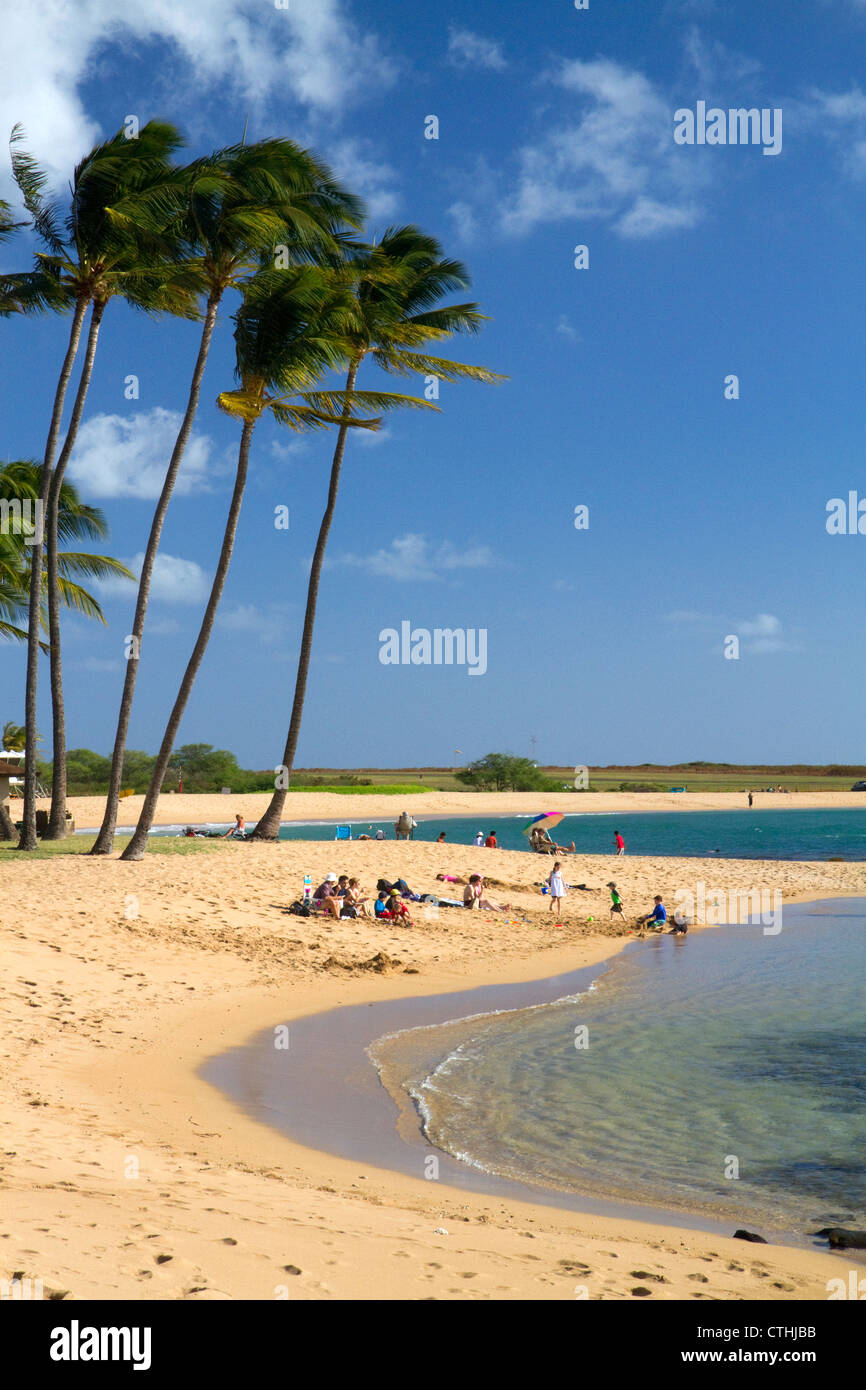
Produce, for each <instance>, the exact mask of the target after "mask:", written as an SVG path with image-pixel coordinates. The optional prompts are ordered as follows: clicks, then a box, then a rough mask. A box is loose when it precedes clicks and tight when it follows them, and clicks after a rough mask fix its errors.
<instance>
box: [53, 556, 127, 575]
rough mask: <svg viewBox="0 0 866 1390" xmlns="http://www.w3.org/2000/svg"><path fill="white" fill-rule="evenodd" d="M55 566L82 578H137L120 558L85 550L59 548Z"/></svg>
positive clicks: (63, 572)
mask: <svg viewBox="0 0 866 1390" xmlns="http://www.w3.org/2000/svg"><path fill="white" fill-rule="evenodd" d="M57 567H58V569H59V570H60V572H61V574H65V575H71V574H79V575H81V577H82V578H84V579H108V578H115V577H116V578H119V579H133V580H134V579H137V578H138V576H137V575H135V574H133V572H132V570H131V569H128V568H127V566H126V565H124V564H123V563H122V562H121V561H120V560H114V559H112V557H111V556H110V555H91V554H90V552H89V551H87V550H61V551H59V552H58V555H57Z"/></svg>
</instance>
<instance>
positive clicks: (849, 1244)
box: [812, 1226, 866, 1250]
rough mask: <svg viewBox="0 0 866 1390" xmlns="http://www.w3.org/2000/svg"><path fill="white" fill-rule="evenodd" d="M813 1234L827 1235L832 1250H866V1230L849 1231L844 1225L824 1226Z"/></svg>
mask: <svg viewBox="0 0 866 1390" xmlns="http://www.w3.org/2000/svg"><path fill="white" fill-rule="evenodd" d="M812 1234H813V1235H816V1236H826V1237H827V1239H828V1240H829V1242H830V1249H831V1250H866V1231H849V1230H846V1228H845V1227H844V1226H822V1227H821V1230H820V1231H813V1232H812Z"/></svg>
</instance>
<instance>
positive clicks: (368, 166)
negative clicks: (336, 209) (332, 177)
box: [328, 138, 400, 222]
mask: <svg viewBox="0 0 866 1390" xmlns="http://www.w3.org/2000/svg"><path fill="white" fill-rule="evenodd" d="M328 163H329V164H330V166H331V168H332V169H333V171H334V173H335V174H336V175H337V178H338V179H341V180H342V181H343V182H344V183H345V185H346V187H348V188H351V189H352V191H353V193H357V194H358V196H359V197H360V198H362V199H363V200H364V202H365V204H366V206H367V212H368V213H369V215H370V217H371V218H373V219H374V220H378V221H382V222H387V221H388V220H389V219H390V218H392V217H393V216H394V214H395V213H396V211H397V209H398V208H399V206H400V194H399V193H398V192H397V190H396V189H394V188H392V187H390V185H391V184H392V182H393V181H394V179H395V178H396V174H395V172H394V170H393V169H392V168H391V166H390V164H386V163H384V162H383V161H382V160H379V159H377V158H376V156H375V154H374V152H373V146H372V144H371V142H370V141H369V140H363V139H358V138H353V139H350V140H343V141H341V142H340V143H339V144H337V145H334V146H331V147H330V149H329V151H328Z"/></svg>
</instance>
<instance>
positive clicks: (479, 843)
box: [472, 830, 484, 849]
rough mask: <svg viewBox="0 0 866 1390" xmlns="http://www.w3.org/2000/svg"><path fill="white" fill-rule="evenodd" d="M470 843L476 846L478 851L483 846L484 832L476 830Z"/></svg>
mask: <svg viewBox="0 0 866 1390" xmlns="http://www.w3.org/2000/svg"><path fill="white" fill-rule="evenodd" d="M472 843H473V844H474V845H477V846H478V848H479V849H480V848H481V846H482V845H483V844H484V831H483V830H477V831H476V832H475V839H474V840H473V841H472Z"/></svg>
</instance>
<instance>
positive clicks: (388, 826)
mask: <svg viewBox="0 0 866 1390" xmlns="http://www.w3.org/2000/svg"><path fill="white" fill-rule="evenodd" d="M553 809H555V805H554V807H553ZM398 814H399V808H395V811H394V815H393V816H391V817H389V818H388V819H387V820H379V821H365V820H356V821H353V822H351V825H352V834H353V836H354V837H355V838H357V837H358V836H359V835H364V834H366V835H375V833H376V830H377V829H378V828H379V826H381V827H382V829H383V830H384V831H385V833H386V835H387V837H388V839H390V840H393V838H394V821H395V820H396V818H397V815H398ZM416 819H417V820H418V829H417V830H416V831H415V839H416V840H427V841H430V840H435V839H437V838H438V836H439V833H440V831H442V830H444V831H445V832H446V836H447V839H446V843H447V844H448V845H468V844H471V843H472V841H473V839H474V836H475V832H476V831H477V830H483V831H484V834H485V835H486V834H487V832H488V831H489V830H493V829H495V831H496V837H497V840H498V842H499V845H500V846H501V847H502V848H503V849H517V850H527V839H526V836H525V835H523V833H522V831H523V829H524V827H525V826H526V825H527V823H528V821H529V820H530V817H529V816H488V817H487V818H486V819H484V820H482V819H481V818H480V817H478V816H472V817H469V816H451V817H448V818H439V819H433V818H429V819H428V818H425V817H422V816H417V817H416ZM335 824H336V822H334V821H307V822H295V823H292V824H288V825H284V826H283V827H282V828H281V830H280V839H281V840H332V839H333V838H334V827H335ZM222 828H223V829H227V828H228V827H227V825H225V826H223V827H222ZM181 829H182V827H181V826H163V827H160V828H159V829H158V830H157V831H155V832H154V833H157V834H172V835H176V834H178V832H179V831H180V830H181ZM614 830H621V831H622V833H623V836H624V838H625V842H626V849H627V852H628V853H630V854H648V855H654V856H657V857H661V858H664V857H670V856H675V857H679V858H695V857H697V858H706V857H707V856H710V855H713V854H719V855H720V856H721V857H723V858H728V859H803V860H820V859H831V858H842V859H848V860H866V794H864V805H863V808H862V809H861V808H860V807H852V808H850V809H845V810H832V811H786V810H778V811H777V810H770V811H763V810H760V811H758V810H754V811H652V812H644V811H634V812H630V813H628V814H625V815H624V814H622V813H621V812H616V813H613V812H612V813H611V814H609V815H591V814H585V815H577V816H575V815H572V816H566V817H565V819H564V820H563V821H562V822H561V823H560V824H559V825H558V826H557V828H556V830H555V832H554V834H553V838H554V839H556V841H557V843H558V844H561V845H570V844H571V842H572V840H573V841H574V842H575V845H576V846H577V849H578V851H579V852H582V853H584V854H609V853H611V851H612V848H613V833H614ZM527 852H528V850H527Z"/></svg>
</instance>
